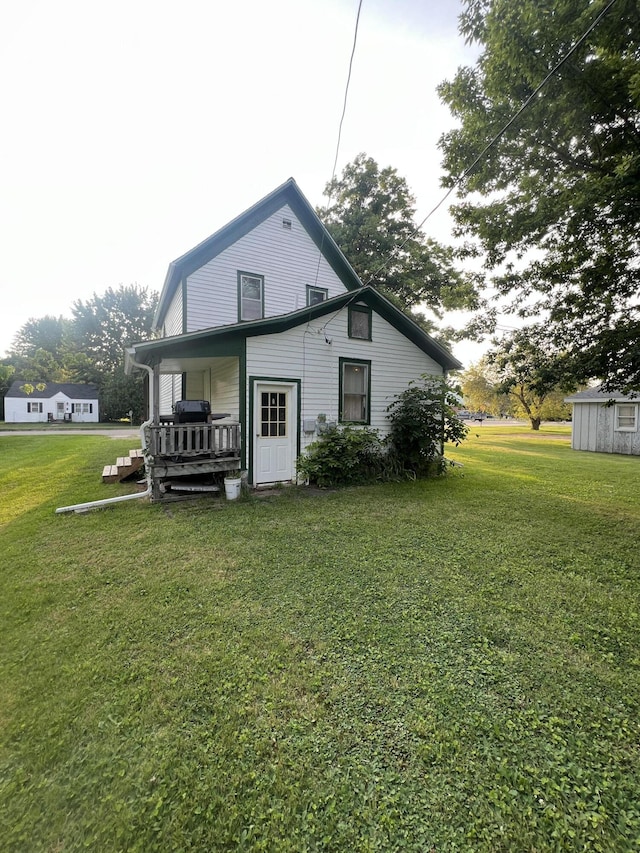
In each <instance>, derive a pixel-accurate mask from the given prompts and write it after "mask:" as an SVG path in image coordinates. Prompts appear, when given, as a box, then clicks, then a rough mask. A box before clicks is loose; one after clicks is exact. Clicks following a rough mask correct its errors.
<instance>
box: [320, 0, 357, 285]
mask: <svg viewBox="0 0 640 853" xmlns="http://www.w3.org/2000/svg"><path fill="white" fill-rule="evenodd" d="M361 9H362V0H359V2H358V12H357V14H356V25H355V28H354V31H353V46H352V48H351V56H350V58H349V72H348V74H347V82H346V84H345V87H344V99H343V103H342V115H341V116H340V123H339V125H338V140H337V142H336V156H335V158H334V161H333V169H332V171H331V180H330V182H329V187H331V185H332V184H333V179H334V178H335V176H336V168H337V166H338V156H339V154H340V140H341V138H342V124H343V122H344V117H345V115H346V112H347V98H348V97H349V84H350V83H351V71H352V69H353V57H354V56H355V54H356V45H357V43H358V26H359V25H360V10H361ZM330 201H331V190H329V195H328V196H327V202H330ZM323 247H324V231H323V232H322V239H321V241H320V252H319V254H318V265H317V267H316V277H315V281H314V284H317V283H318V276H319V274H320V262H321V260H322V249H323Z"/></svg>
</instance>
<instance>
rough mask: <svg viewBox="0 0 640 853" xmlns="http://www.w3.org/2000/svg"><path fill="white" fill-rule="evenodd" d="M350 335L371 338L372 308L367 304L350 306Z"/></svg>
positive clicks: (365, 338) (367, 339)
mask: <svg viewBox="0 0 640 853" xmlns="http://www.w3.org/2000/svg"><path fill="white" fill-rule="evenodd" d="M349 337H350V338H359V339H360V340H363V341H370V340H371V308H368V307H367V306H366V305H350V306H349Z"/></svg>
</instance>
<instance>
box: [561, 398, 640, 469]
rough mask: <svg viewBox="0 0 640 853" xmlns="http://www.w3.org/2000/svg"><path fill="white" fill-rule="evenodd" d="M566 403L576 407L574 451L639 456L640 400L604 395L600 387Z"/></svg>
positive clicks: (566, 400) (572, 441)
mask: <svg viewBox="0 0 640 853" xmlns="http://www.w3.org/2000/svg"><path fill="white" fill-rule="evenodd" d="M565 402H567V403H573V420H572V427H571V446H572V447H573V449H574V450H592V451H595V452H596V453H626V454H630V455H632V456H640V424H639V422H638V414H639V413H638V409H639V405H640V397H631V396H628V395H625V394H619V393H616V392H611V391H603V390H602V388H601V386H598V387H597V388H587V389H586V390H585V391H580V392H579V393H577V394H573V395H572V396H571V397H567V398H566V399H565Z"/></svg>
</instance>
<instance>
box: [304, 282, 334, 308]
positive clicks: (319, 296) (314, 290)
mask: <svg viewBox="0 0 640 853" xmlns="http://www.w3.org/2000/svg"><path fill="white" fill-rule="evenodd" d="M328 298H329V290H328V289H327V288H326V287H315V286H312V285H310V284H308V285H307V305H317V304H318V303H319V302H324V301H325V299H328Z"/></svg>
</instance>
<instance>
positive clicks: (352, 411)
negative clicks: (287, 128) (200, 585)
mask: <svg viewBox="0 0 640 853" xmlns="http://www.w3.org/2000/svg"><path fill="white" fill-rule="evenodd" d="M154 322H155V327H156V329H157V330H158V331H159V332H160V333H161V335H162V337H161V338H159V339H156V340H150V341H146V342H142V343H138V344H136V345H134V346H133V347H131V348H130V349H129V350H128V351H127V369H128V370H132V369H134V368H135V366H136V364H137V365H145V366H147V369H148V370H149V371H150V372H151V371H152V388H153V389H155V394H154V401H155V405H154V409H155V410H154V412H153V413H152V415H153V422H154V424H157V425H160V424H162V423H163V422H165V423H167V422H169V421H170V420H171V417H172V412H173V410H174V407H175V406H176V403H178V402H179V401H182V400H202V401H206V402H207V403H209V404H210V407H211V410H212V412H213V413H214V414H213V416H214V418H215V417H218V416H224V417H219V419H218V420H216V421H215V423H216V424H218V425H219V426H220V427H223V426H224V425H225V424H230V423H238V424H239V425H240V431H239V433H240V436H241V438H240V441H241V447H240V448H239V464H240V467H241V468H243V469H245V470H246V471H247V472H248V480H249V483H251V484H254V485H260V484H264V483H271V482H280V481H288V480H292V479H294V477H295V461H296V458H297V456H298V455H299V454H300V453H301V452H302V451H304V448H305V447H306V446H307V445H308V444H309V443H310V442H311V441H313V440H314V439H315V438H317V435H318V423H319V422H322V421H323V419H326V421H327V422H336V423H351V424H363V425H370V426H372V427H375V428H377V429H379V430H380V432H381V433H382V434H384V433H385V432H386V430H387V428H388V422H387V418H386V408H387V406H388V405H389V403H390V402H391V401H392V400H393V399H394V397H395V396H396V395H397V394H398V393H399V392H400V391H402V390H403V389H405V388H406V387H407V385H408V383H409V382H411V381H412V380H415V379H417V378H418V377H420V376H421V375H422V374H425V373H426V374H431V375H435V376H442V375H443V374H445V373H446V372H447V371H448V370H453V369H459V368H460V367H461V364H460V362H458V361H457V360H456V359H455V358H454V357H453V356H452V355H451V353H449V352H448V351H447V350H446V349H445V348H443V347H442V346H441V345H440V344H439V343H437V342H436V341H435V340H433V339H432V338H431V337H430V336H429V335H427V334H426V333H425V332H424V331H423V330H422V329H421V328H420V327H419V326H418V325H417V324H416V323H414V322H413V320H411V319H410V318H409V317H408V316H407V315H406V314H404V313H403V312H402V311H399V310H398V309H397V308H396V307H395V306H394V305H392V304H391V302H389V301H388V300H387V299H385V298H384V297H383V296H381V295H380V294H379V293H378V292H377V291H376V290H375V289H374V288H372V287H365V286H363V285H362V282H361V281H360V280H359V279H358V277H357V275H356V274H355V272H354V270H353V269H352V267H351V266H350V264H349V263H348V261H347V260H346V258H345V257H344V255H343V254H342V252H341V251H340V249H339V248H338V246H337V245H336V243H335V242H334V241H333V239H332V238H331V236H330V235H329V233H328V231H327V230H326V229H325V228H324V226H323V225H322V223H321V222H320V220H319V219H318V217H317V215H316V214H315V212H314V210H313V208H312V207H311V205H310V204H309V202H308V201H307V199H306V198H305V197H304V195H303V194H302V193H301V191H300V190H299V188H298V186H297V185H296V183H295V181H294V180H293V179H290V180H288V181H287V182H286V183H285V184H283V185H282V186H280V187H278V188H277V189H276V190H274V191H273V192H272V193H270V194H269V195H268V196H266V197H265V198H263V199H262V200H261V201H259V202H258V203H257V204H255V205H254V206H253V207H251V208H250V209H249V210H247V211H245V212H244V213H243V214H241V215H240V216H239V217H237V218H236V219H234V220H233V221H232V222H230V223H229V224H228V225H226V226H224V227H223V228H222V229H221V230H220V231H217V232H216V233H215V234H213V236H211V237H209V238H208V239H207V240H205V241H204V242H202V243H200V244H199V245H198V246H196V247H195V248H194V249H192V250H191V251H189V252H187V253H186V254H185V255H183V256H182V257H181V258H178V260H176V261H174V262H173V263H171V264H170V266H169V270H168V273H167V277H166V280H165V283H164V288H163V290H162V293H161V295H160V301H159V305H158V310H157V314H156V317H155V321H154ZM164 470H166V472H167V473H169V471H168V469H164ZM173 473H177V472H176V471H175V470H174V471H173Z"/></svg>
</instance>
